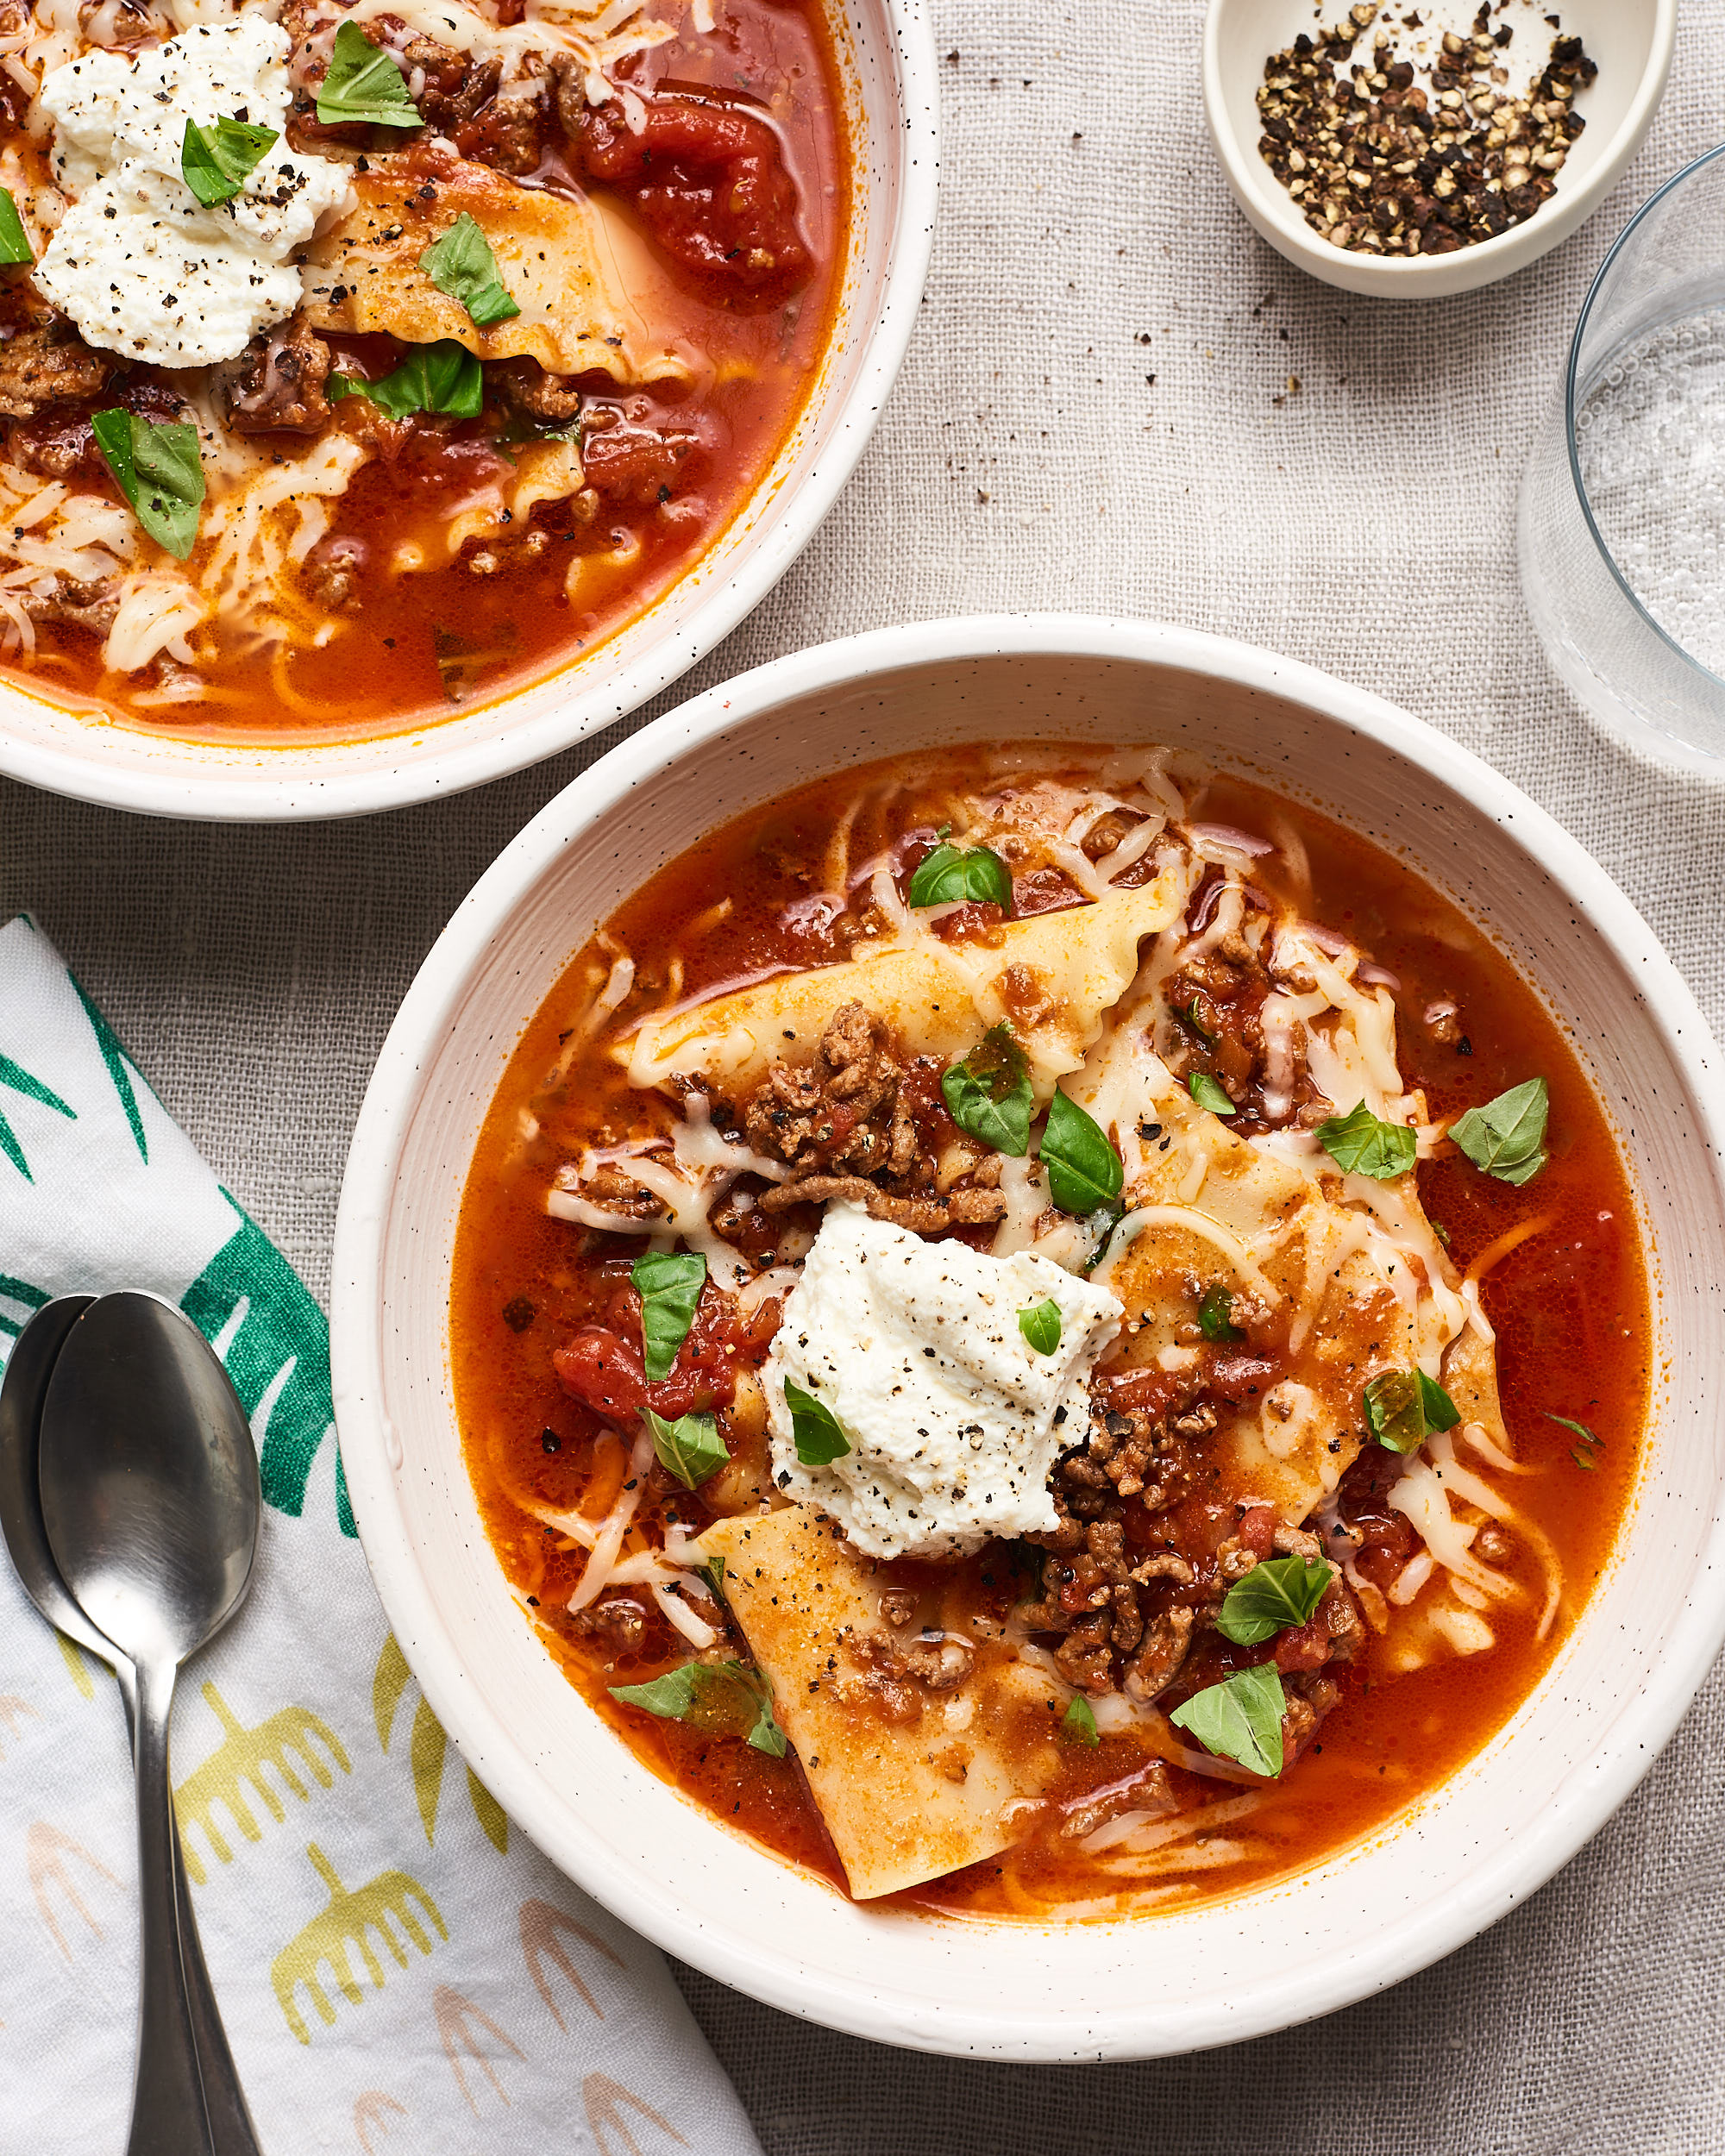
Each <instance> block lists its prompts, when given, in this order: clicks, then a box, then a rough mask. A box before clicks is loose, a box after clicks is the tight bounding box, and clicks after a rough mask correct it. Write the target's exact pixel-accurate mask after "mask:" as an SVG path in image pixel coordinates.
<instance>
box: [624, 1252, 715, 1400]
mask: <svg viewBox="0 0 1725 2156" xmlns="http://www.w3.org/2000/svg"><path fill="white" fill-rule="evenodd" d="M629 1277H630V1280H632V1281H633V1282H634V1283H635V1291H636V1293H637V1294H638V1295H639V1296H640V1298H641V1345H642V1357H641V1361H642V1367H643V1369H644V1370H645V1371H646V1373H647V1382H648V1383H649V1385H656V1384H657V1383H658V1382H659V1381H660V1380H661V1378H664V1377H668V1376H670V1374H671V1365H672V1364H673V1363H674V1362H675V1361H676V1359H677V1351H678V1349H679V1348H681V1345H682V1344H683V1342H684V1341H685V1340H687V1338H688V1337H689V1327H690V1326H692V1325H693V1323H694V1321H695V1307H696V1306H697V1304H699V1301H700V1299H701V1289H702V1288H704V1287H705V1286H706V1259H705V1258H704V1257H701V1256H699V1253H698V1252H696V1251H693V1250H650V1251H649V1253H648V1254H647V1256H646V1257H637V1259H636V1261H635V1263H634V1264H633V1265H632V1266H631V1267H630V1272H629Z"/></svg>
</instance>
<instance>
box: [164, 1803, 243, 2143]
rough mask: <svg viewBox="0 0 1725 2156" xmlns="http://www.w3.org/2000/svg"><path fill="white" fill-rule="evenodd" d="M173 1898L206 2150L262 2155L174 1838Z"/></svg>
mask: <svg viewBox="0 0 1725 2156" xmlns="http://www.w3.org/2000/svg"><path fill="white" fill-rule="evenodd" d="M173 1896H174V1911H175V1914H176V1915H177V1916H178V1918H179V1965H180V1967H181V1968H182V1969H183V1970H184V1971H185V1993H186V2003H187V2006H188V2008H189V2009H190V2011H191V2033H192V2038H193V2040H194V2041H195V2043H196V2045H197V2046H198V2070H199V2072H200V2074H201V2076H202V2078H203V2082H204V2111H205V2113H206V2115H208V2118H209V2122H210V2143H211V2146H212V2147H214V2149H215V2152H216V2156H261V2152H260V2149H259V2147H258V2132H257V2128H256V2127H254V2125H253V2124H252V2115H251V2111H250V2109H249V2108H248V2105H247V2103H246V2096H245V2091H244V2090H242V2088H241V2086H240V2073H239V2069H238V2068H237V2067H236V2066H235V2064H234V2054H233V2053H232V2052H231V2051H230V2050H229V2047H228V2032H227V2030H226V2029H225V2028H223V2026H222V2010H221V2009H220V2008H219V2007H218V2006H217V2005H216V1993H215V1991H214V1990H213V1988H212V1987H211V1985H210V1971H209V1970H208V1969H206V1968H205V1967H204V1945H203V1941H202V1940H200V1939H199V1938H198V1919H197V1916H196V1915H194V1914H193V1911H192V1907H191V1885H190V1883H188V1881H187V1879H186V1876H185V1862H184V1860H183V1858H181V1856H180V1852H179V1835H178V1834H176V1835H175V1837H174V1846H173Z"/></svg>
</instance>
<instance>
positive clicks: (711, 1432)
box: [641, 1407, 731, 1489]
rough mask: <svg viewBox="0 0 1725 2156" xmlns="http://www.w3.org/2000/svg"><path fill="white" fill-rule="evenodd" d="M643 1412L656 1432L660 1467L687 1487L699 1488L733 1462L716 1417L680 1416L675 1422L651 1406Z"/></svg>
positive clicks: (656, 1447) (654, 1448)
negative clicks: (719, 1430)
mask: <svg viewBox="0 0 1725 2156" xmlns="http://www.w3.org/2000/svg"><path fill="white" fill-rule="evenodd" d="M641 1412H642V1413H643V1415H644V1416H645V1418H646V1421H647V1427H648V1429H649V1431H651V1432H652V1434H653V1450H654V1451H655V1452H656V1453H657V1454H658V1456H659V1464H660V1466H661V1467H662V1468H663V1469H664V1470H666V1472H667V1473H668V1474H671V1475H674V1476H676V1478H677V1480H678V1481H679V1482H681V1484H682V1485H683V1488H684V1489H699V1486H700V1485H701V1483H703V1482H706V1479H707V1477H708V1476H710V1475H717V1474H718V1470H720V1468H722V1467H726V1466H728V1465H729V1464H730V1462H731V1455H730V1453H729V1452H727V1451H726V1450H725V1448H724V1438H722V1437H720V1436H719V1434H718V1420H717V1419H716V1418H715V1417H713V1416H712V1415H704V1414H692V1415H679V1416H678V1418H677V1420H675V1421H674V1422H667V1421H666V1420H665V1418H664V1417H663V1415H659V1414H655V1413H654V1412H653V1410H652V1409H651V1408H650V1407H643V1409H642V1411H641Z"/></svg>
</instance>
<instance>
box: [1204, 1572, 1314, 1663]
mask: <svg viewBox="0 0 1725 2156" xmlns="http://www.w3.org/2000/svg"><path fill="white" fill-rule="evenodd" d="M1335 1576H1336V1575H1335V1567H1334V1566H1333V1564H1326V1563H1325V1562H1324V1561H1323V1559H1322V1558H1321V1557H1317V1558H1314V1557H1270V1558H1268V1559H1266V1561H1265V1562H1264V1564H1255V1565H1253V1567H1252V1569H1251V1571H1250V1572H1248V1573H1247V1574H1246V1576H1245V1578H1244V1579H1243V1580H1236V1581H1235V1582H1234V1583H1233V1586H1232V1587H1231V1588H1230V1589H1228V1591H1227V1593H1226V1595H1225V1596H1224V1597H1223V1600H1222V1609H1221V1614H1220V1616H1219V1617H1218V1618H1217V1620H1216V1630H1217V1631H1218V1632H1219V1633H1221V1635H1222V1637H1223V1639H1232V1640H1233V1643H1234V1645H1236V1646H1237V1647H1260V1646H1262V1645H1264V1641H1265V1640H1266V1639H1275V1637H1276V1635H1277V1633H1278V1632H1287V1631H1289V1629H1290V1628H1291V1627H1292V1626H1295V1625H1303V1624H1306V1623H1307V1622H1308V1621H1309V1620H1310V1618H1311V1615H1312V1613H1313V1612H1314V1610H1315V1609H1316V1608H1317V1607H1318V1604H1319V1603H1320V1601H1322V1600H1323V1599H1324V1590H1325V1589H1326V1588H1327V1587H1328V1585H1329V1583H1330V1582H1331V1581H1332V1580H1333V1578H1334V1577H1335Z"/></svg>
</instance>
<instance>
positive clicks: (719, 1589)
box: [699, 1557, 724, 1602]
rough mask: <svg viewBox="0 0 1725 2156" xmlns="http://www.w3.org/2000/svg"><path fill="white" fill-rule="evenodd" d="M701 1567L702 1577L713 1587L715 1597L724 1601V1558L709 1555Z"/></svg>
mask: <svg viewBox="0 0 1725 2156" xmlns="http://www.w3.org/2000/svg"><path fill="white" fill-rule="evenodd" d="M699 1571H700V1576H701V1577H702V1578H703V1579H704V1580H705V1581H706V1583H707V1585H708V1586H709V1587H710V1588H711V1589H712V1591H713V1595H714V1598H715V1599H716V1600H717V1601H721V1602H722V1601H724V1558H723V1557H709V1558H708V1559H707V1561H706V1564H703V1565H701V1566H700V1567H699Z"/></svg>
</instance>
